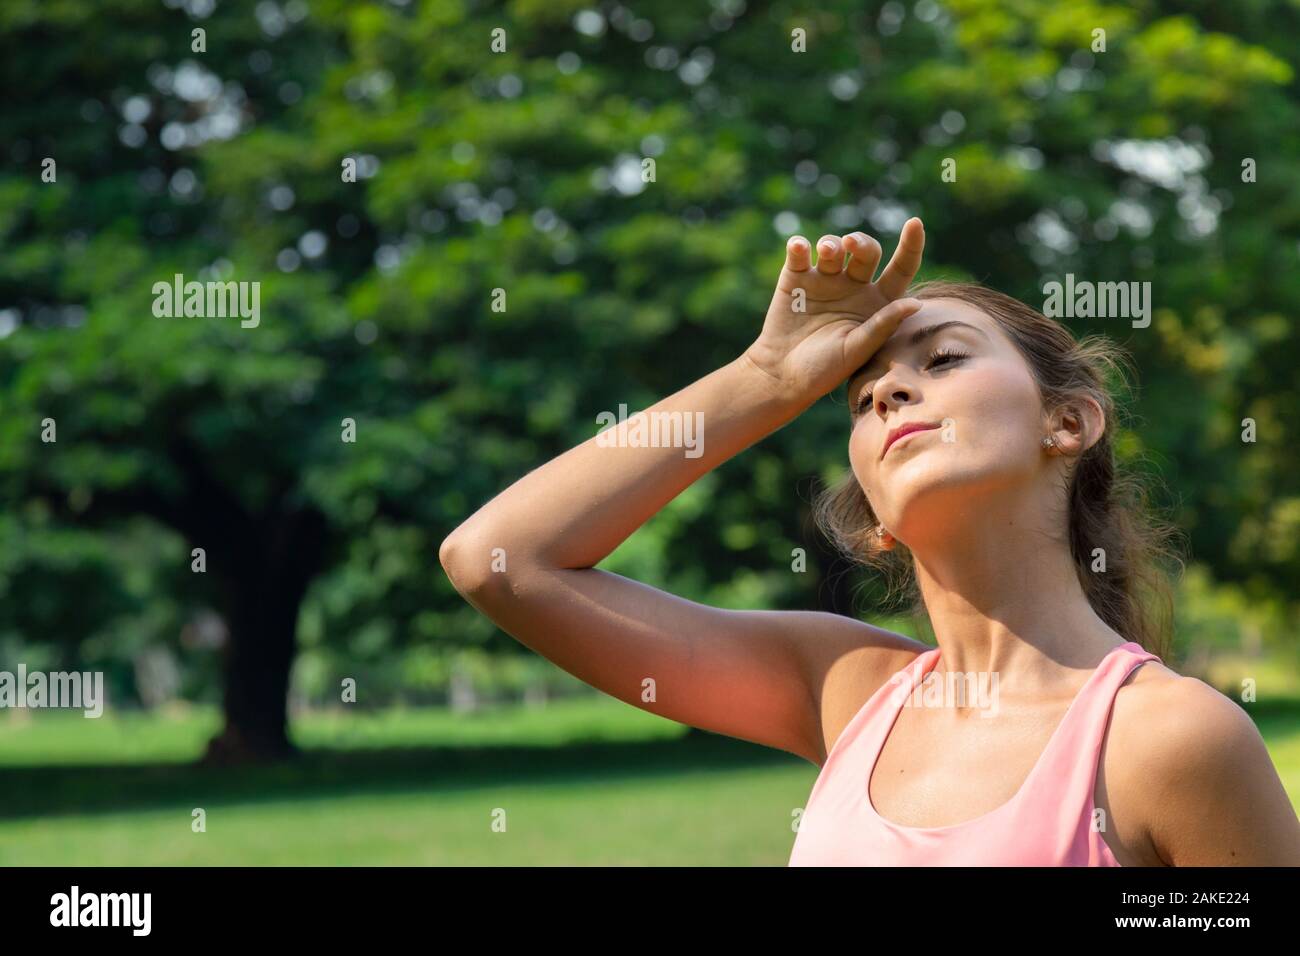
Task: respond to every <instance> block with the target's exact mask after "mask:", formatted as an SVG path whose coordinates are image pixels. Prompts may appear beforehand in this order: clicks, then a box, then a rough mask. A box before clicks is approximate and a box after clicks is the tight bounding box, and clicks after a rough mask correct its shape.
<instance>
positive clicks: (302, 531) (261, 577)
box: [201, 511, 325, 764]
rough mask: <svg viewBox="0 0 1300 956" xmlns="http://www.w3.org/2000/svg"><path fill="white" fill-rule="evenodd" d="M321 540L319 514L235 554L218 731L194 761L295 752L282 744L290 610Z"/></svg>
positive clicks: (285, 739)
mask: <svg viewBox="0 0 1300 956" xmlns="http://www.w3.org/2000/svg"><path fill="white" fill-rule="evenodd" d="M324 535H325V523H324V518H323V516H322V515H320V513H319V512H315V511H311V512H303V513H299V514H297V515H295V516H293V517H292V518H290V519H286V520H283V521H280V522H277V523H276V524H275V525H273V526H272V528H271V532H270V533H269V534H268V535H267V536H266V538H264V539H262V540H261V541H259V542H258V545H259V546H258V547H257V548H256V551H254V550H252V549H248V550H244V551H243V554H242V557H243V560H242V561H240V562H238V564H237V565H236V566H237V567H238V568H240V572H241V573H238V574H236V575H234V576H233V577H229V576H228V577H227V578H226V582H225V583H226V593H227V595H228V601H229V607H228V609H227V610H228V612H229V623H230V627H229V639H228V640H227V642H226V647H225V651H224V659H223V669H224V677H225V686H224V691H223V703H224V709H225V726H224V728H223V729H222V731H221V732H220V733H219V734H218V735H217V736H215V737H213V738H212V740H210V741H209V742H208V747H207V751H206V753H205V754H204V756H203V758H202V761H201V762H203V763H207V764H232V763H251V762H262V761H276V760H284V759H286V758H289V757H292V756H294V755H295V754H296V753H297V749H296V748H295V747H294V746H293V743H292V742H291V741H290V739H289V720H288V705H289V675H290V671H291V669H292V667H293V658H294V654H295V652H296V651H297V638H298V633H297V632H298V613H299V610H300V608H301V607H302V600H303V597H304V596H305V595H306V593H307V586H308V585H309V584H310V583H311V580H312V578H313V577H314V576H315V575H316V572H317V570H318V569H319V568H320V566H321V549H322V547H323V545H324ZM254 555H255V556H256V557H254Z"/></svg>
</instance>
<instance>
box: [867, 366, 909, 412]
mask: <svg viewBox="0 0 1300 956" xmlns="http://www.w3.org/2000/svg"><path fill="white" fill-rule="evenodd" d="M900 372H901V370H900V368H899V366H898V364H897V363H895V364H891V365H890V366H889V368H888V369H886V370H885V372H884V373H883V374H882V375H881V376H880V378H878V379H876V385H875V388H873V389H872V391H871V399H872V404H873V405H874V406H875V408H876V414H877V415H880V416H882V417H883V416H885V415H887V414H888V413H889V412H892V411H896V410H897V409H898V408H900V407H901V406H903V405H907V404H909V403H910V402H912V401H914V400H915V397H916V388H915V386H914V385H912V384H911V383H909V382H908V381H907V378H906V375H904V374H901V373H900Z"/></svg>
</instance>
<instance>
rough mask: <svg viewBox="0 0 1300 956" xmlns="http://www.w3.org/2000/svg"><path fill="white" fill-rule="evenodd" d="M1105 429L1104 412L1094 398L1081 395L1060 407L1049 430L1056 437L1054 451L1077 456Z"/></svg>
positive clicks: (1090, 445) (1094, 441)
mask: <svg viewBox="0 0 1300 956" xmlns="http://www.w3.org/2000/svg"><path fill="white" fill-rule="evenodd" d="M1105 431H1106V413H1105V412H1103V411H1102V408H1101V405H1100V404H1098V402H1097V400H1096V399H1095V398H1092V397H1091V396H1088V395H1083V396H1080V397H1078V398H1075V399H1073V400H1072V401H1071V403H1070V404H1068V405H1066V406H1064V407H1062V408H1061V410H1060V411H1059V412H1058V413H1057V414H1056V415H1055V416H1054V418H1053V423H1052V428H1051V431H1049V432H1048V434H1049V435H1051V436H1052V437H1053V438H1055V439H1056V447H1055V448H1054V449H1051V450H1054V451H1059V452H1060V453H1061V454H1063V455H1065V456H1067V457H1069V458H1077V457H1078V456H1079V455H1082V454H1083V453H1084V452H1085V451H1087V450H1088V449H1089V448H1091V447H1092V446H1093V445H1095V444H1096V443H1097V441H1098V440H1100V438H1101V436H1102V434H1104V433H1105Z"/></svg>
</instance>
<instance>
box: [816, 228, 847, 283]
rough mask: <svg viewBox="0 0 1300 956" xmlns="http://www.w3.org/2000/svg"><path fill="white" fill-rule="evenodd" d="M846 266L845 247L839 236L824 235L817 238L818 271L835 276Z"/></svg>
mask: <svg viewBox="0 0 1300 956" xmlns="http://www.w3.org/2000/svg"><path fill="white" fill-rule="evenodd" d="M843 268H844V247H843V246H842V245H840V237H839V236H822V237H821V238H820V239H818V240H817V271H818V272H820V273H821V274H822V275H826V276H833V275H837V274H839V272H840V271H841V270H842V269H843Z"/></svg>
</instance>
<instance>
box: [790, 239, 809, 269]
mask: <svg viewBox="0 0 1300 956" xmlns="http://www.w3.org/2000/svg"><path fill="white" fill-rule="evenodd" d="M810 265H812V243H810V242H809V241H808V240H807V239H805V238H804V237H803V236H791V237H790V238H789V239H788V240H787V241H786V244H785V267H786V268H787V269H789V270H790V271H791V272H807V271H808V267H809V266H810Z"/></svg>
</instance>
